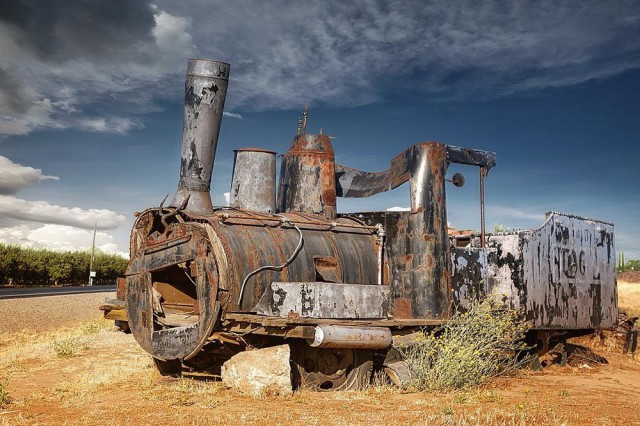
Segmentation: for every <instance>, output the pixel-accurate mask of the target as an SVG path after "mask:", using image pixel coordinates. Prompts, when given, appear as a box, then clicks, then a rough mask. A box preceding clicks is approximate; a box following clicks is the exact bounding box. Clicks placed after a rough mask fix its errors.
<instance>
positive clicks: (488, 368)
mask: <svg viewBox="0 0 640 426" xmlns="http://www.w3.org/2000/svg"><path fill="white" fill-rule="evenodd" d="M527 329H528V325H527V323H526V321H525V320H524V319H522V317H521V315H520V314H519V313H518V312H516V311H514V310H512V309H509V308H508V307H506V306H504V305H503V304H501V303H499V302H496V301H494V300H493V299H490V298H487V299H485V300H484V301H482V302H479V303H475V304H473V305H472V306H471V307H470V308H469V310H468V311H467V312H465V313H459V314H456V315H454V316H453V317H452V318H451V320H450V321H449V322H448V323H447V324H445V325H444V326H442V327H441V328H439V329H437V330H435V331H434V332H430V333H425V335H424V337H419V338H417V339H416V341H415V342H414V344H412V345H410V346H409V347H407V348H402V347H400V351H401V352H402V353H403V355H404V356H405V357H406V360H407V364H408V366H409V369H410V371H411V373H412V383H411V385H410V387H412V388H415V389H419V390H425V389H428V390H452V389H462V388H467V387H470V386H476V385H478V384H480V383H484V382H486V381H488V380H490V379H492V378H493V377H496V376H498V375H501V374H505V373H509V372H512V371H515V370H517V369H519V368H520V367H522V366H523V365H525V364H526V363H527V362H528V358H527V357H526V356H524V352H525V350H526V349H527V348H526V345H525V344H524V343H523V341H524V337H525V333H526V331H527Z"/></svg>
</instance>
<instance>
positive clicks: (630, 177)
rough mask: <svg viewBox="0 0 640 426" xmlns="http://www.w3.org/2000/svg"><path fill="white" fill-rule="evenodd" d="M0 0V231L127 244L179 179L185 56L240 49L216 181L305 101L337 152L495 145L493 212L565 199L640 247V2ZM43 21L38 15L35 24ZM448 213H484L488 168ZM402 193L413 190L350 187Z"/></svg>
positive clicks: (280, 130)
mask: <svg viewBox="0 0 640 426" xmlns="http://www.w3.org/2000/svg"><path fill="white" fill-rule="evenodd" d="M476 3H477V2H472V1H433V2H423V1H403V2H392V1H386V2H382V1H380V2H378V1H364V0H363V1H353V2H336V1H333V2H332V1H322V2H321V1H308V2H297V3H293V2H285V1H270V2H259V1H244V0H240V1H234V2H221V1H208V2H205V1H185V2H169V1H156V2H153V3H149V2H144V1H139V2H130V1H124V0H121V1H116V2H112V1H110V2H107V1H94V2H79V1H78V2H76V1H61V0H60V1H59V0H54V1H49V2H47V3H46V7H45V6H42V5H40V4H37V3H36V2H35V1H24V2H11V4H9V3H5V1H3V0H0V57H2V61H0V241H5V242H11V243H18V244H23V245H28V246H33V247H54V248H63V249H71V248H83V247H87V246H89V245H90V244H91V234H92V228H93V223H94V222H98V227H99V228H100V230H99V234H98V245H99V246H100V247H101V248H102V249H103V250H106V251H115V252H126V251H127V250H128V248H127V247H128V234H129V230H130V227H131V223H132V220H133V212H134V211H140V210H143V209H144V208H146V207H149V206H153V205H158V203H159V202H160V200H162V198H163V197H164V195H165V194H170V195H171V194H172V193H173V192H174V191H175V189H176V186H177V180H178V168H179V155H180V143H181V130H182V101H183V93H182V91H183V80H184V71H185V68H186V60H187V58H190V57H204V58H210V59H216V60H224V61H227V62H230V63H231V80H230V84H229V91H228V96H227V105H226V111H227V115H226V116H225V118H224V120H223V123H222V130H221V134H220V140H219V143H218V153H217V156H216V162H215V166H214V174H213V183H212V196H213V200H214V203H215V204H224V202H225V201H224V195H223V194H224V193H225V192H227V191H228V188H229V185H230V175H231V165H232V161H233V152H232V151H233V149H236V148H239V147H244V146H259V147H264V148H269V149H273V150H276V151H278V152H280V153H282V152H284V151H286V149H287V148H288V146H289V144H290V142H291V138H292V137H293V134H294V132H295V127H296V121H297V117H298V115H299V113H300V111H301V109H302V107H303V105H304V104H309V105H310V108H311V114H310V121H309V130H310V131H312V132H315V131H317V130H318V129H319V128H323V130H324V132H325V133H328V134H330V135H332V136H334V137H335V139H334V148H335V150H336V153H337V161H338V162H339V163H341V164H345V165H348V166H352V167H356V168H360V169H364V170H369V171H377V170H383V169H386V168H387V167H388V165H389V161H390V159H391V158H392V157H393V156H395V155H396V154H398V153H399V152H400V151H402V150H404V149H405V148H406V147H408V146H410V145H412V144H414V143H417V142H420V141H426V140H437V141H440V142H444V143H448V144H452V145H459V146H466V147H472V148H478V149H486V150H491V151H495V152H496V153H497V158H498V164H497V167H496V168H494V169H493V170H492V171H491V173H490V174H489V178H488V180H487V184H486V191H487V197H486V199H487V224H488V226H489V228H490V229H491V228H492V227H493V224H495V223H499V224H503V225H507V226H510V227H516V228H535V227H537V226H539V225H541V224H542V222H543V219H544V213H545V211H549V210H557V211H564V212H569V213H574V214H578V215H582V216H588V217H593V218H596V219H602V220H605V221H610V222H614V223H615V225H616V246H617V250H618V251H624V253H625V255H626V257H627V258H640V245H639V244H638V243H637V242H636V236H637V235H640V220H639V217H640V185H639V182H640V167H638V159H639V158H640V144H639V142H640V140H639V139H640V120H639V119H638V116H639V115H640V114H639V113H640V106H639V103H638V99H640V3H638V2H636V1H628V2H625V1H615V2H613V1H611V2H608V1H582V2H562V1H560V2H557V1H549V2H539V3H538V2H536V3H535V4H533V3H531V2H525V1H523V2H502V1H500V2H497V1H496V2H492V1H487V2H482V5H481V6H478V5H477V4H476ZM43 22H46V24H43ZM458 171H459V172H462V173H463V174H464V175H465V177H466V178H467V184H466V185H465V187H463V188H460V189H458V188H455V187H453V186H449V187H448V194H447V196H448V204H449V221H450V224H451V225H452V226H456V227H461V228H476V229H477V228H478V227H479V207H478V188H477V181H478V179H477V169H476V168H472V167H461V166H460V167H459V166H456V167H453V166H452V167H451V168H450V174H453V173H454V172H458ZM407 205H408V189H407V188H406V187H405V186H403V187H400V188H398V189H396V190H394V191H392V192H389V193H385V194H381V195H378V196H374V197H371V198H369V199H363V200H352V199H349V200H339V201H338V208H339V210H341V211H357V210H370V209H375V210H384V209H387V208H389V207H393V206H407Z"/></svg>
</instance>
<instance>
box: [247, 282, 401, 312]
mask: <svg viewBox="0 0 640 426" xmlns="http://www.w3.org/2000/svg"><path fill="white" fill-rule="evenodd" d="M389 291H390V289H389V287H388V286H382V285H359V284H338V283H325V282H304V283H303V282H274V283H271V285H269V286H267V288H266V290H265V292H264V294H263V295H262V297H261V298H260V301H259V302H258V304H257V305H256V307H255V308H254V309H253V310H254V311H255V312H257V313H258V314H260V315H269V316H278V317H282V318H287V317H291V316H293V317H303V318H363V319H375V318H387V316H388V309H389Z"/></svg>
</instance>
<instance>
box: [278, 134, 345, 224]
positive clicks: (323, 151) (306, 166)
mask: <svg viewBox="0 0 640 426" xmlns="http://www.w3.org/2000/svg"><path fill="white" fill-rule="evenodd" d="M278 211H280V212H293V211H295V212H302V213H313V214H321V215H323V216H325V217H326V218H329V219H335V217H336V214H337V210H336V170H335V158H334V154H333V147H332V146H331V140H330V139H329V136H327V135H311V134H302V135H298V136H296V137H295V138H294V139H293V142H292V144H291V148H289V151H287V153H286V154H284V155H283V156H282V165H281V167H280V189H279V191H278Z"/></svg>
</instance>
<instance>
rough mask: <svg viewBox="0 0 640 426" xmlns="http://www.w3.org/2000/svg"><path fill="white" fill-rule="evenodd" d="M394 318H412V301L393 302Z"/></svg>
mask: <svg viewBox="0 0 640 426" xmlns="http://www.w3.org/2000/svg"><path fill="white" fill-rule="evenodd" d="M393 317H394V318H397V319H407V318H412V315H411V299H404V298H403V299H396V300H394V302H393Z"/></svg>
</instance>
